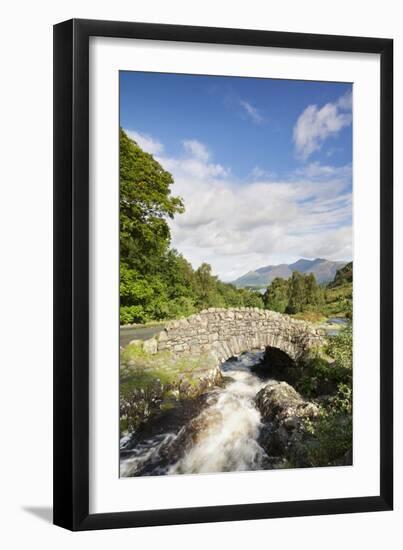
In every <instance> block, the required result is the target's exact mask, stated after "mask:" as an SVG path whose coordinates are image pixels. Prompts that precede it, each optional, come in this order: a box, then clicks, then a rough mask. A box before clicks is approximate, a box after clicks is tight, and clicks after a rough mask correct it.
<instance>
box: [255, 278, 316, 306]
mask: <svg viewBox="0 0 403 550" xmlns="http://www.w3.org/2000/svg"><path fill="white" fill-rule="evenodd" d="M263 300H264V305H265V307H266V308H267V309H271V310H273V311H278V312H280V313H284V312H286V313H291V314H297V313H300V312H303V311H307V310H312V309H313V310H317V309H318V308H320V307H321V306H322V304H323V300H324V292H323V289H322V288H321V287H320V286H319V285H318V283H317V282H316V278H315V275H314V274H313V273H309V274H303V273H300V272H299V271H294V272H293V274H292V277H291V278H290V279H288V280H286V279H283V278H281V277H276V278H275V279H273V281H272V282H271V284H270V286H269V287H268V288H267V290H266V292H265V294H264V297H263Z"/></svg>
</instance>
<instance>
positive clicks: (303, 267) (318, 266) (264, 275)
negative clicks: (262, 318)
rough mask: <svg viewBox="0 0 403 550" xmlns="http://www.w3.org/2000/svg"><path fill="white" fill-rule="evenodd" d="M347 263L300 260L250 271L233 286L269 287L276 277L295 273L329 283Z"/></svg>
mask: <svg viewBox="0 0 403 550" xmlns="http://www.w3.org/2000/svg"><path fill="white" fill-rule="evenodd" d="M347 263H348V262H344V261H336V262H334V261H332V260H325V259H323V258H316V260H306V259H304V258H300V259H299V260H297V261H296V262H294V263H293V264H279V265H266V266H264V267H260V268H259V269H255V270H254V271H249V272H248V273H246V274H245V275H242V277H239V278H238V279H236V280H235V281H233V283H232V284H234V285H235V286H237V287H248V286H267V285H269V284H270V283H271V282H272V280H273V279H274V278H275V277H282V278H283V279H288V278H289V277H291V275H292V272H293V271H300V272H301V273H313V274H314V275H315V277H316V280H317V281H318V283H327V282H329V281H333V279H334V277H335V275H336V272H337V270H338V269H341V268H343V267H344V266H345V265H346V264H347Z"/></svg>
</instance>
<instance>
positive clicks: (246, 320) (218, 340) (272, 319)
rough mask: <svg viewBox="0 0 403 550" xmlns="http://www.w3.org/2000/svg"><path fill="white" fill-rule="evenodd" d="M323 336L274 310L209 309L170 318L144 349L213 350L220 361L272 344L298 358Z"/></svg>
mask: <svg viewBox="0 0 403 550" xmlns="http://www.w3.org/2000/svg"><path fill="white" fill-rule="evenodd" d="M323 336H324V332H323V331H322V330H320V329H316V328H315V327H314V326H313V325H311V324H310V323H307V322H305V321H299V320H296V319H293V318H292V317H290V316H288V315H282V314H281V313H276V312H274V311H269V310H263V309H259V308H248V307H242V308H238V309H221V308H210V309H207V310H204V311H202V312H200V313H198V314H196V315H191V316H190V317H188V318H187V319H181V320H178V321H170V322H169V323H168V324H167V325H166V327H165V329H164V330H162V331H161V332H160V333H158V334H156V335H155V336H154V337H153V338H150V339H149V340H146V341H145V342H144V349H146V350H147V351H149V352H150V353H156V352H158V351H163V350H169V351H170V352H171V353H172V354H174V355H176V356H182V354H190V355H201V354H205V353H211V354H212V355H213V356H214V357H215V359H216V361H217V364H219V363H221V362H223V361H226V360H227V359H229V358H230V357H234V356H237V355H239V354H241V353H243V352H246V351H255V350H264V349H266V348H269V347H272V348H277V349H279V350H281V351H283V352H285V353H286V354H287V355H288V356H289V357H290V358H291V359H292V360H294V361H299V360H300V359H302V358H303V357H304V355H306V353H307V352H308V351H309V350H310V349H311V348H312V347H313V346H316V345H318V344H321V343H322V342H323Z"/></svg>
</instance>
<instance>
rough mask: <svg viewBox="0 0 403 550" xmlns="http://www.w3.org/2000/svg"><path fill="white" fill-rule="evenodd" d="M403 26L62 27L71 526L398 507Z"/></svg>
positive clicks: (60, 298) (62, 504) (57, 460)
mask: <svg viewBox="0 0 403 550" xmlns="http://www.w3.org/2000/svg"><path fill="white" fill-rule="evenodd" d="M392 191H393V42H392V40H391V39H386V38H361V37H346V36H325V35H309V34H297V33H289V32H270V31H256V30H244V29H224V28H205V27H187V26H177V25H157V24H147V23H125V22H113V21H91V20H70V21H66V22H63V23H60V24H58V25H55V27H54V523H55V524H57V525H59V526H62V527H65V528H68V529H71V530H89V529H104V528H118V527H137V526H151V525H167V524H181V523H201V522H212V521H230V520H232V521H233V520H244V519H258V518H273V517H291V516H302V515H319V514H336V513H351V512H369V511H381V510H391V509H392V506H393V442H392V435H393V417H392V412H393V401H392V398H393V381H392V376H393V363H392V359H393V357H392V345H393V310H392V298H393V294H392V293H393V290H392V288H393V280H392V277H393V275H392V273H393V245H392V243H393V240H392V239H393V232H392V230H393V219H392V215H393V195H392Z"/></svg>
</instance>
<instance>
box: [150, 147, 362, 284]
mask: <svg viewBox="0 0 403 550" xmlns="http://www.w3.org/2000/svg"><path fill="white" fill-rule="evenodd" d="M183 148H184V151H183V154H182V155H179V156H176V157H168V156H164V155H163V154H162V155H158V156H157V157H156V158H157V160H158V161H159V162H160V163H161V165H162V166H163V167H164V168H165V169H166V170H169V171H170V172H171V173H172V175H173V177H174V180H175V183H174V184H173V186H172V194H173V195H178V196H180V197H182V198H183V200H184V204H185V209H186V210H185V213H184V214H180V215H177V216H175V218H174V219H173V220H169V224H170V227H171V235H172V246H173V247H175V248H176V249H177V250H178V251H179V252H181V253H182V254H183V255H184V256H185V257H186V258H187V259H188V260H189V261H190V262H191V263H192V265H193V267H195V268H197V267H198V266H199V265H200V264H201V263H202V262H208V263H210V264H211V265H212V267H213V271H214V272H215V273H216V274H217V275H219V276H220V278H222V279H223V280H226V281H231V280H234V279H235V278H237V277H239V276H240V275H243V274H244V273H246V272H247V271H249V270H251V269H256V268H258V267H261V266H264V265H267V264H274V263H282V262H286V263H289V262H291V261H295V260H296V259H298V258H300V257H301V256H303V257H307V258H316V257H325V258H328V259H334V260H336V259H347V260H348V259H350V258H351V246H352V236H351V192H350V191H349V185H350V183H351V166H349V165H347V166H344V167H333V166H325V165H321V164H319V163H317V162H315V163H311V164H308V165H307V166H306V167H304V168H303V169H301V170H299V171H298V172H295V173H293V174H291V175H290V177H289V178H288V179H283V180H279V179H275V178H274V177H271V176H270V174H268V173H267V172H266V171H264V170H262V169H260V168H258V169H257V170H256V171H255V174H254V176H255V177H254V176H253V171H252V173H251V175H250V179H249V181H247V182H239V181H236V180H235V179H234V178H233V176H232V174H231V171H230V170H229V169H228V168H227V167H224V166H222V165H221V164H217V163H214V162H212V161H211V156H212V155H211V153H210V152H209V149H208V148H207V147H206V145H205V144H203V143H201V142H198V141H196V140H187V141H185V142H183ZM257 176H259V179H257V178H256V177H257Z"/></svg>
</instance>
